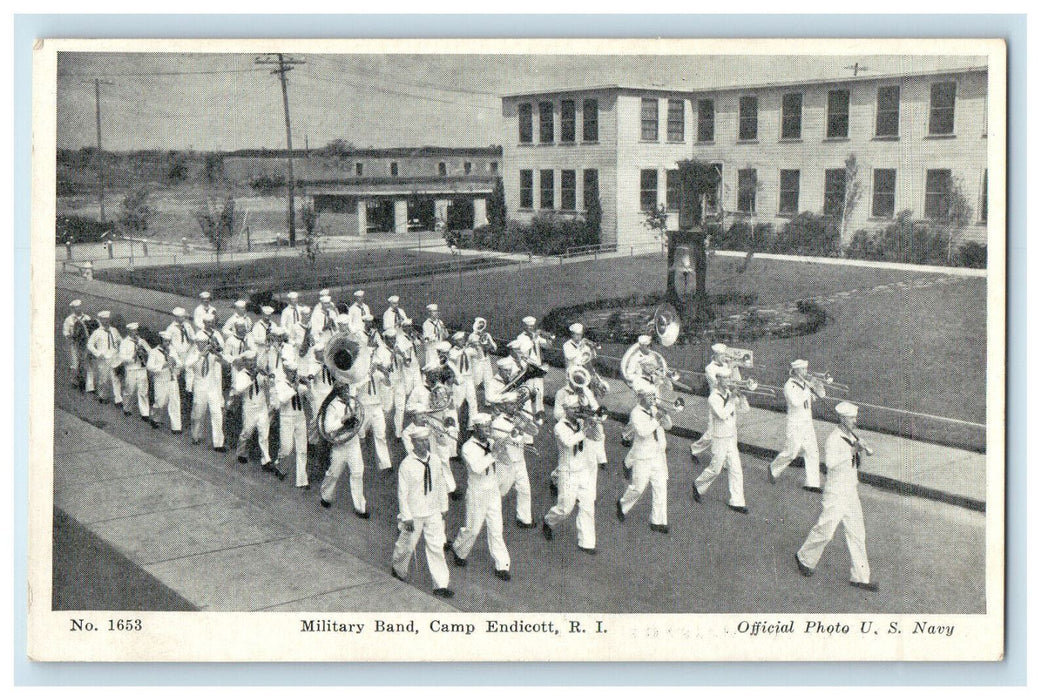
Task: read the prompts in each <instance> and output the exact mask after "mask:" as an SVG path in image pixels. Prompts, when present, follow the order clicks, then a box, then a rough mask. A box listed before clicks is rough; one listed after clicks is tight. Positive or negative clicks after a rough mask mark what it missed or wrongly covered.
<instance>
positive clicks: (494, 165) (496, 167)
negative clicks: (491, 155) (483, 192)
mask: <svg viewBox="0 0 1048 700" xmlns="http://www.w3.org/2000/svg"><path fill="white" fill-rule="evenodd" d="M488 170H489V171H490V172H491V174H492V175H494V174H495V173H497V172H498V171H499V162H498V161H497V160H493V161H491V163H489V164H488Z"/></svg>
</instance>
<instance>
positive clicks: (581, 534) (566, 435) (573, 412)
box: [542, 396, 597, 554]
mask: <svg viewBox="0 0 1048 700" xmlns="http://www.w3.org/2000/svg"><path fill="white" fill-rule="evenodd" d="M578 408H579V401H578V397H577V396H572V397H570V398H568V399H567V400H565V401H564V404H563V410H564V417H563V418H561V419H560V420H558V421H557V424H556V425H555V426H554V427H553V435H554V436H555V437H556V439H557V454H558V458H557V469H556V471H557V473H558V475H559V479H558V481H559V488H558V490H557V502H556V503H555V504H554V505H553V507H552V508H550V509H549V512H547V513H546V516H545V517H544V518H543V519H542V535H543V536H544V537H545V538H546V539H547V540H551V541H552V540H553V528H555V527H557V526H558V525H560V524H561V523H562V522H564V521H565V520H567V518H568V516H570V515H571V511H573V510H575V508H576V506H577V507H578V509H579V510H578V514H577V515H576V516H575V535H576V537H577V541H578V547H579V549H581V550H582V551H583V552H586V553H587V554H596V553H597V535H596V530H595V528H594V511H595V509H596V501H597V462H596V460H595V459H594V458H593V456H592V454H590V453H589V451H588V449H587V445H586V430H585V426H584V425H583V422H582V421H581V420H580V419H579V416H578Z"/></svg>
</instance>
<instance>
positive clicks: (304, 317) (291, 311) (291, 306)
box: [280, 292, 309, 331]
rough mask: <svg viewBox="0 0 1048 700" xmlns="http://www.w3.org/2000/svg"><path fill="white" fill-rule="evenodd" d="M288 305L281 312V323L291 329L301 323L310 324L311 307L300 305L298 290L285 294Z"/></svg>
mask: <svg viewBox="0 0 1048 700" xmlns="http://www.w3.org/2000/svg"><path fill="white" fill-rule="evenodd" d="M284 296H285V298H286V299H287V306H285V307H284V310H283V311H281V312H280V325H281V326H283V327H284V328H287V329H288V331H290V330H291V329H292V328H294V327H295V326H298V325H300V324H305V325H308V324H309V307H308V306H307V307H303V306H299V304H298V292H288V293H287V294H285V295H284Z"/></svg>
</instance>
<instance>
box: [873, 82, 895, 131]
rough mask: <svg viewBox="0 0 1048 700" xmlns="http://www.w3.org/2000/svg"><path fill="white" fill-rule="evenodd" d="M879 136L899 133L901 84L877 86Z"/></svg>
mask: <svg viewBox="0 0 1048 700" xmlns="http://www.w3.org/2000/svg"><path fill="white" fill-rule="evenodd" d="M876 134H877V136H898V135H899V86H898V85H888V86H885V87H882V88H877V132H876Z"/></svg>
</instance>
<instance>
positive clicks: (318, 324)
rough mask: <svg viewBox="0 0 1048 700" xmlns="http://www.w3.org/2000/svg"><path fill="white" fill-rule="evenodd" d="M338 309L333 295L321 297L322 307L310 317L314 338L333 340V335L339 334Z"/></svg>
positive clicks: (310, 327) (310, 328)
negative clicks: (332, 298)
mask: <svg viewBox="0 0 1048 700" xmlns="http://www.w3.org/2000/svg"><path fill="white" fill-rule="evenodd" d="M338 316H339V313H338V309H337V308H335V303H334V302H333V301H332V300H331V295H329V294H325V295H324V296H322V297H320V305H319V306H318V307H317V308H316V309H315V310H314V311H313V315H312V316H310V317H309V330H310V332H311V333H312V334H313V337H314V338H325V339H327V340H330V339H331V335H332V334H333V333H336V332H338Z"/></svg>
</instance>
